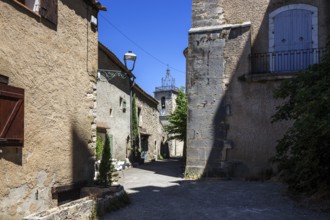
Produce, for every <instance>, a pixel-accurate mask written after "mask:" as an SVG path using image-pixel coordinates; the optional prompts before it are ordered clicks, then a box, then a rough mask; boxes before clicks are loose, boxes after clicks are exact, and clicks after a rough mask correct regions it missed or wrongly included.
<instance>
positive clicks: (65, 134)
mask: <svg viewBox="0 0 330 220" xmlns="http://www.w3.org/2000/svg"><path fill="white" fill-rule="evenodd" d="M58 4H59V5H58V25H57V26H54V25H53V24H51V23H49V22H48V21H46V20H44V19H42V18H40V17H39V16H38V15H35V14H33V13H31V12H30V11H28V10H26V9H25V8H23V7H22V6H20V5H19V4H17V3H16V2H14V1H11V0H4V1H1V2H0V18H1V19H0V26H1V32H0V42H1V43H0V74H2V75H5V76H8V77H9V85H12V86H16V87H20V88H23V89H25V128H24V131H25V132H24V133H25V134H24V135H25V140H24V148H22V149H15V148H2V153H1V154H0V167H1V170H0V179H1V181H0V213H1V214H0V219H18V218H20V217H22V216H25V215H28V214H30V213H34V212H37V211H42V210H46V209H48V208H50V207H53V206H56V205H57V201H56V200H53V199H52V194H51V187H56V186H63V185H67V184H71V183H73V182H78V181H82V180H88V179H91V178H93V159H92V156H93V155H94V148H95V137H96V131H95V129H96V126H95V107H96V106H95V101H96V98H95V96H96V91H95V89H96V86H95V81H96V79H95V76H96V73H97V42H98V41H97V32H95V31H93V30H92V29H91V25H90V23H89V21H88V19H89V18H90V15H91V13H92V10H91V8H89V7H87V5H86V4H85V3H84V2H83V1H79V0H74V1H68V0H62V1H58Z"/></svg>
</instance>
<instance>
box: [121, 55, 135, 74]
mask: <svg viewBox="0 0 330 220" xmlns="http://www.w3.org/2000/svg"><path fill="white" fill-rule="evenodd" d="M127 61H130V62H131V63H132V64H131V66H132V68H128V67H127ZM135 61H136V55H135V54H134V53H132V51H128V52H127V53H125V55H124V62H125V67H126V69H128V70H129V71H130V72H132V71H133V69H134V67H135Z"/></svg>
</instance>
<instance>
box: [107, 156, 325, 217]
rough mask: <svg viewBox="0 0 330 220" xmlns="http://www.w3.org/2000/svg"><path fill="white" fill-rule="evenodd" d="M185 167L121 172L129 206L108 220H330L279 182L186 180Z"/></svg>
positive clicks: (174, 164)
mask: <svg viewBox="0 0 330 220" xmlns="http://www.w3.org/2000/svg"><path fill="white" fill-rule="evenodd" d="M182 175H183V163H181V161H180V160H178V159H170V160H164V161H157V162H152V163H147V164H143V165H141V166H139V167H137V168H130V169H128V170H125V171H123V172H122V173H121V178H120V181H119V183H120V184H122V185H123V186H124V187H125V190H126V191H127V192H128V194H129V195H130V198H131V204H130V205H128V206H127V207H125V208H122V209H120V210H119V211H115V212H112V213H109V214H107V215H106V216H104V218H103V219H104V220H107V219H109V220H110V219H111V220H113V219H121V220H125V219H166V220H169V219H180V220H181V219H191V220H192V219H194V220H195V219H224V220H227V219H239V220H241V219H242V220H244V219H281V220H283V219H288V220H289V219H294V220H296V219H299V220H300V219H306V220H309V219H311V220H312V219H313V220H314V219H318V220H321V219H324V220H326V219H330V213H326V212H316V211H313V210H309V209H306V208H304V207H302V206H301V205H299V204H298V203H296V202H295V201H293V200H291V199H290V198H289V197H288V195H287V194H286V188H285V186H283V185H282V184H280V183H277V182H273V181H267V182H248V181H238V180H220V179H209V180H202V181H189V180H184V179H183V178H182Z"/></svg>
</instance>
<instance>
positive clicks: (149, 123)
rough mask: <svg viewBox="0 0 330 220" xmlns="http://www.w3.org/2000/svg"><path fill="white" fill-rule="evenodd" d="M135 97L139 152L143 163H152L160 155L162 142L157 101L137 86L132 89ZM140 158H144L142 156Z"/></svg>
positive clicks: (161, 126) (161, 128)
mask: <svg viewBox="0 0 330 220" xmlns="http://www.w3.org/2000/svg"><path fill="white" fill-rule="evenodd" d="M133 92H134V95H135V97H136V106H137V108H138V109H137V113H138V125H139V134H140V145H141V152H145V153H146V155H145V162H149V161H154V160H156V159H157V156H158V155H159V154H160V148H161V144H162V141H163V125H162V124H161V122H160V119H159V111H158V105H159V103H158V101H157V100H156V99H154V98H153V97H152V96H150V95H149V94H147V93H146V92H145V91H144V90H143V89H142V88H141V87H140V86H138V85H137V84H135V85H134V87H133ZM143 154H144V153H143ZM143 154H142V155H141V156H144V155H143Z"/></svg>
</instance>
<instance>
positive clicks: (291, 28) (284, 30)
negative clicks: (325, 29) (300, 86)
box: [269, 4, 318, 72]
mask: <svg viewBox="0 0 330 220" xmlns="http://www.w3.org/2000/svg"><path fill="white" fill-rule="evenodd" d="M317 48H318V13H317V8H316V7H314V6H311V5H306V4H295V5H287V6H284V7H281V8H279V9H277V10H275V11H273V12H272V13H270V15H269V52H270V53H271V59H270V71H271V72H292V71H298V70H301V69H305V68H307V67H308V66H309V65H311V64H313V63H316V62H317V57H316V56H317V54H316V53H315V51H316V50H315V49H317Z"/></svg>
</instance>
